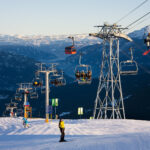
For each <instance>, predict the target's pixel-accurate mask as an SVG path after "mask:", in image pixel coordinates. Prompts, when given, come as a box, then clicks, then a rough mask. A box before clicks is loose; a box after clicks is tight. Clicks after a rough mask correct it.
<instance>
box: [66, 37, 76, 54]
mask: <svg viewBox="0 0 150 150" xmlns="http://www.w3.org/2000/svg"><path fill="white" fill-rule="evenodd" d="M68 38H69V39H72V42H73V43H72V45H71V46H67V47H65V54H76V49H75V46H74V37H68Z"/></svg>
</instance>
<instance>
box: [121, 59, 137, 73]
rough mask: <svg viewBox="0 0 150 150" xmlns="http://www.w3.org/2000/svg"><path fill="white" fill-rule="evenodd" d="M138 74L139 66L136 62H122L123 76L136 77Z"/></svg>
mask: <svg viewBox="0 0 150 150" xmlns="http://www.w3.org/2000/svg"><path fill="white" fill-rule="evenodd" d="M124 68H125V69H124ZM137 73H138V65H137V62H136V61H133V60H127V61H122V62H120V74H121V75H136V74H137Z"/></svg>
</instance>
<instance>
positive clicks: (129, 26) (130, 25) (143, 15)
mask: <svg viewBox="0 0 150 150" xmlns="http://www.w3.org/2000/svg"><path fill="white" fill-rule="evenodd" d="M149 14H150V12H148V13H146V14H145V15H143V16H142V17H140V18H138V19H137V20H135V21H134V22H132V23H131V24H129V25H128V26H127V27H126V28H129V27H130V26H132V25H133V24H135V23H136V22H138V21H140V20H141V19H143V18H144V17H146V16H147V15H149Z"/></svg>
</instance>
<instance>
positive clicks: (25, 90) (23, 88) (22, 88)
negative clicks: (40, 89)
mask: <svg viewBox="0 0 150 150" xmlns="http://www.w3.org/2000/svg"><path fill="white" fill-rule="evenodd" d="M32 88H33V87H32V83H20V84H19V88H18V91H19V92H22V94H23V95H24V117H25V118H27V101H28V99H27V96H28V94H29V91H30V90H32Z"/></svg>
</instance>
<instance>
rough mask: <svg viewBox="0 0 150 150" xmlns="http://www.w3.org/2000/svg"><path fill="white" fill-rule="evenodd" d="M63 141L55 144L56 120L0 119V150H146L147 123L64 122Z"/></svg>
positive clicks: (149, 126) (149, 137) (149, 128)
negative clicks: (25, 124) (25, 122)
mask: <svg viewBox="0 0 150 150" xmlns="http://www.w3.org/2000/svg"><path fill="white" fill-rule="evenodd" d="M64 121H65V127H66V139H67V140H68V142H65V143H59V142H58V141H59V137H60V132H59V129H58V120H53V121H52V122H51V121H50V122H49V123H48V124H46V123H45V122H44V119H29V122H30V128H28V129H24V128H23V126H22V118H0V150H9V149H10V150H24V149H25V150H33V149H36V150H149V149H150V142H149V141H150V122H149V121H138V120H64Z"/></svg>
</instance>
